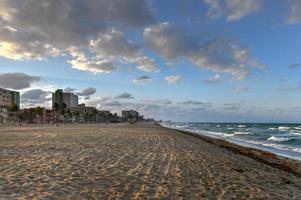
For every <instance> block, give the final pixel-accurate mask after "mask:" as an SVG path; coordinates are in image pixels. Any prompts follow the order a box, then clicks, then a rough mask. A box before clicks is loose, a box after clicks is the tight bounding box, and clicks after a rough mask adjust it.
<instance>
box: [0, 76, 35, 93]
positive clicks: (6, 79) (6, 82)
mask: <svg viewBox="0 0 301 200" xmlns="http://www.w3.org/2000/svg"><path fill="white" fill-rule="evenodd" d="M39 80H40V77H38V76H30V75H27V74H24V73H3V74H0V87H4V88H10V89H15V90H21V89H25V88H28V87H30V84H31V83H33V82H35V81H39Z"/></svg>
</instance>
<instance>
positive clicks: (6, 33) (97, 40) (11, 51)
mask: <svg viewBox="0 0 301 200" xmlns="http://www.w3.org/2000/svg"><path fill="white" fill-rule="evenodd" d="M0 13H1V14H0V19H1V28H0V56H2V57H6V58H9V59H15V60H26V59H36V60H42V59H47V58H49V57H58V56H72V59H71V60H68V63H70V64H71V65H72V67H73V68H74V69H78V70H82V71H89V72H93V73H111V72H113V71H116V70H117V67H116V60H112V58H115V59H117V57H119V56H121V57H123V56H125V57H133V56H137V54H138V53H139V52H140V51H141V48H140V47H138V46H137V45H134V44H133V43H131V42H129V41H128V40H126V38H125V37H124V35H123V33H122V32H121V31H118V30H119V29H120V30H126V29H128V28H135V27H144V26H146V25H149V24H151V23H153V22H154V21H155V20H154V13H153V10H152V8H151V6H150V3H149V1H148V0H110V1H97V0H91V1H80V0H67V1H53V0H43V1H40V0H23V1H19V0H2V1H1V2H0ZM73 47H78V48H79V49H81V51H82V53H81V54H82V55H80V56H79V55H78V54H77V55H75V54H73V53H74V52H73V53H72V52H70V51H69V49H70V48H73ZM142 55H143V54H142V53H140V55H139V56H142Z"/></svg>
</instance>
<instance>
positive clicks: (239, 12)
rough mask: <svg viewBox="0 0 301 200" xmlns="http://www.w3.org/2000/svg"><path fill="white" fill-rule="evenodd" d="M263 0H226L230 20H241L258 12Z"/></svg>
mask: <svg viewBox="0 0 301 200" xmlns="http://www.w3.org/2000/svg"><path fill="white" fill-rule="evenodd" d="M261 4H262V0H226V12H227V20H228V21H236V20H240V19H242V18H244V17H246V16H248V15H250V14H253V13H255V12H257V11H258V10H259V9H260V7H261Z"/></svg>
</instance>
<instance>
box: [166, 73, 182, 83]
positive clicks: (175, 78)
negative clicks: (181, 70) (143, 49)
mask: <svg viewBox="0 0 301 200" xmlns="http://www.w3.org/2000/svg"><path fill="white" fill-rule="evenodd" d="M165 80H166V81H167V83H168V84H177V83H179V82H181V81H182V77H181V76H179V75H171V76H167V77H165Z"/></svg>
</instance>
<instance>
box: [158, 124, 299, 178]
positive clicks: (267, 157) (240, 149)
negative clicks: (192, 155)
mask: <svg viewBox="0 0 301 200" xmlns="http://www.w3.org/2000/svg"><path fill="white" fill-rule="evenodd" d="M156 125H157V126H160V127H162V128H166V129H169V130H174V131H178V132H180V133H183V134H186V135H190V136H192V137H195V138H198V139H201V140H203V141H205V142H208V143H210V144H214V145H216V146H218V147H221V148H224V149H226V150H228V151H231V152H234V153H238V154H241V155H244V156H247V157H250V158H252V159H254V160H256V161H258V162H261V163H264V164H267V165H269V166H272V167H274V168H277V169H280V170H283V171H286V172H289V173H292V174H294V175H296V176H298V177H301V161H300V160H297V159H293V158H289V157H285V156H281V155H277V154H275V153H272V152H269V151H264V150H261V149H257V148H253V147H246V146H242V145H239V144H235V143H234V142H231V141H228V140H226V139H223V138H217V137H210V136H207V135H205V134H202V133H201V132H200V133H194V132H192V131H186V130H180V129H175V128H170V127H165V126H163V125H161V124H158V123H156Z"/></svg>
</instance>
